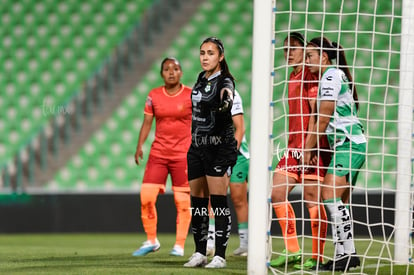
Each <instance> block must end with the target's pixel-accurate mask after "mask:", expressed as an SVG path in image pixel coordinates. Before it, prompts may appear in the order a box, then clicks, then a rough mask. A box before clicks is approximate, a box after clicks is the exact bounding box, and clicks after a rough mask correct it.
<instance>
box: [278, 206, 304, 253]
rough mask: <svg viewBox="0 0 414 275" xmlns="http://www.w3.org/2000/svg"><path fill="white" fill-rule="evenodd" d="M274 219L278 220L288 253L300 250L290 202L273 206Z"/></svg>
mask: <svg viewBox="0 0 414 275" xmlns="http://www.w3.org/2000/svg"><path fill="white" fill-rule="evenodd" d="M273 209H274V210H275V214H276V217H277V218H278V219H279V224H280V228H281V229H282V234H283V238H284V240H285V247H286V249H287V251H288V252H298V251H299V250H300V247H299V242H298V237H297V234H296V216H295V212H294V211H293V208H292V205H291V204H290V202H288V201H285V202H283V203H280V204H276V205H274V206H273Z"/></svg>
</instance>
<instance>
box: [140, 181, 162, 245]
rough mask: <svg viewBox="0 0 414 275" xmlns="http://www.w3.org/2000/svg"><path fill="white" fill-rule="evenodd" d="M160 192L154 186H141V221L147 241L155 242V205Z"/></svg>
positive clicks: (157, 187)
mask: <svg viewBox="0 0 414 275" xmlns="http://www.w3.org/2000/svg"><path fill="white" fill-rule="evenodd" d="M159 191H160V188H159V186H157V185H154V184H143V185H142V186H141V219H142V225H143V226H144V230H145V233H147V239H148V240H149V241H151V242H155V239H156V238H157V222H158V218H157V209H156V208H155V203H156V201H157V196H158V193H159Z"/></svg>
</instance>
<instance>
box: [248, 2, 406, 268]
mask: <svg viewBox="0 0 414 275" xmlns="http://www.w3.org/2000/svg"><path fill="white" fill-rule="evenodd" d="M280 2H284V5H285V6H287V7H288V8H286V9H285V10H283V11H279V10H277V7H279V5H278V3H280ZM311 2H312V3H311ZM328 2H331V1H328V0H323V1H320V6H321V10H319V11H318V12H315V10H312V12H311V11H309V12H308V8H309V9H310V7H311V6H312V5H314V1H310V0H301V1H294V0H287V1H276V0H266V1H263V0H255V1H254V9H253V43H252V44H253V58H252V93H251V124H250V125H251V130H250V132H251V136H250V142H251V144H250V150H251V160H250V171H249V174H250V175H249V256H248V274H268V272H269V266H268V264H269V260H270V258H271V257H272V251H271V250H272V236H271V229H270V227H271V223H272V213H273V209H272V206H271V202H270V192H271V185H272V184H271V183H272V181H271V179H272V172H273V169H274V167H272V164H273V161H274V152H273V142H274V140H273V138H274V133H273V129H274V128H273V127H274V124H275V119H274V117H273V116H274V114H275V110H274V108H277V107H276V106H275V105H274V91H275V84H274V83H275V82H277V83H283V84H280V85H279V87H277V89H280V87H282V86H283V85H285V86H286V85H287V81H288V76H289V75H288V74H287V73H286V72H287V70H288V69H287V68H286V66H284V67H283V68H282V67H281V66H280V67H278V66H276V65H275V64H274V60H275V51H277V50H279V52H280V51H282V48H283V39H284V37H285V36H286V34H287V33H288V32H289V31H299V32H302V33H304V35H305V37H306V39H307V40H309V39H311V38H313V37H314V35H315V34H319V35H320V36H321V35H326V36H328V37H332V38H331V40H334V41H337V40H336V39H338V38H339V37H340V36H341V35H342V36H344V37H347V38H351V39H354V41H353V42H352V43H353V44H352V45H351V46H350V45H344V44H343V42H345V41H341V44H342V45H343V46H344V49H345V52H346V55H347V59H348V65H349V66H350V70H351V73H352V74H354V75H355V74H359V73H360V72H362V71H366V72H367V75H368V77H367V78H364V80H357V81H359V82H358V83H356V84H357V85H359V86H360V87H362V89H361V90H363V91H364V90H366V91H368V92H366V93H365V94H364V92H362V94H361V95H360V102H362V105H363V106H364V105H365V106H367V108H368V110H366V111H363V116H362V119H361V120H362V123H363V124H366V125H364V127H365V126H366V130H367V131H368V133H367V138H368V147H369V146H370V141H371V140H372V144H375V145H374V146H377V145H376V144H379V146H380V148H378V152H379V153H378V154H376V153H375V152H374V153H369V152H368V153H367V162H366V164H365V168H363V171H362V173H361V174H363V175H362V177H363V181H364V182H363V184H361V186H359V187H357V188H356V191H355V192H362V193H363V194H365V195H366V196H368V195H369V194H370V193H369V192H370V191H372V192H380V193H381V198H383V195H384V194H386V193H387V192H388V194H389V193H391V194H394V199H395V206H394V208H393V209H387V210H390V211H392V212H393V214H394V224H390V225H389V224H387V226H388V225H389V226H392V227H393V229H392V234H391V235H392V237H391V238H389V239H387V241H388V240H389V241H390V242H391V243H392V245H391V247H392V248H393V255H391V256H389V259H386V260H389V262H390V263H391V265H392V264H395V265H399V264H403V265H409V264H411V257H412V255H411V253H412V249H413V245H412V241H411V234H412V231H413V205H412V204H413V201H412V197H413V187H412V184H413V171H412V167H413V163H412V161H413V140H414V138H413V137H414V136H413V131H414V129H413V111H414V110H413V107H414V95H413V94H414V2H413V1H410V0H390V1H380V0H373V1H367V2H365V3H364V4H365V5H366V4H367V3H369V5H372V9H371V11H372V14H366V13H364V12H365V11H360V9H359V5H362V4H363V3H362V2H364V1H345V0H341V1H338V2H341V4H340V7H341V9H338V10H337V13H335V14H332V13H330V12H326V13H325V8H326V6H327V5H328ZM332 2H335V1H332ZM350 2H353V3H357V5H358V7H357V11H356V12H355V14H354V13H342V12H343V9H342V8H344V7H345V8H346V7H347V5H348V6H349V5H350ZM385 2H387V5H388V4H389V5H390V10H391V11H390V13H387V14H380V13H379V14H376V13H375V12H376V11H379V10H380V8H379V6H380V5H382V4H384V3H385ZM297 6H299V7H300V8H301V10H300V11H298V12H297V14H299V15H300V16H303V18H305V19H304V21H303V25H300V27H298V22H297V21H295V20H296V19H297V18H296V17H295V10H294V8H293V7H297ZM345 8H344V9H345ZM397 8H400V9H401V14H400V15H395V10H396V9H397ZM303 10H305V12H303ZM278 15H281V16H280V18H283V19H286V18H287V20H282V19H281V20H279V19H278ZM299 15H298V16H297V17H299ZM329 16H331V17H329ZM332 16H336V17H337V18H339V19H338V21H339V23H338V21H337V22H334V23H332V24H338V26H336V27H337V31H336V32H335V31H332V30H330V31H325V30H324V29H323V28H324V27H326V25H325V24H329V18H332ZM352 16H355V18H357V20H356V22H354V23H355V26H356V27H355V29H354V30H353V31H350V30H349V29H342V28H343V26H342V25H341V24H342V23H343V21H342V19H343V18H344V20H345V18H347V17H352ZM364 16H366V17H367V18H369V19H372V21H373V22H374V23H373V26H364V25H363V24H364V22H359V21H358V20H359V18H363V17H364ZM311 17H318V18H322V19H321V22H322V29H315V27H314V26H313V25H312V24H311V21H312V18H311ZM278 20H279V21H278ZM387 20H389V22H391V23H389V22H388V21H387ZM384 22H385V23H384ZM397 22H398V24H399V22H400V23H401V29H400V30H398V27H395V26H393V24H395V25H398V24H397ZM358 24H359V25H358ZM365 24H366V23H365ZM382 24H385V25H387V24H391V26H388V27H389V28H390V33H387V32H384V31H383V29H381V27H384V26H382ZM275 25H278V26H279V25H281V26H283V27H282V28H287V29H286V30H284V31H280V32H278V30H276V29H275ZM369 27H371V28H372V31H367V30H366V29H368V28H369ZM376 28H378V30H377V29H376ZM384 28H385V29H387V26H386V27H384ZM395 28H397V30H398V31H397V32H394V29H395ZM391 30H392V32H393V33H391ZM359 32H361V34H369V36H370V37H371V38H372V41H371V42H367V45H364V46H361V45H359V44H358V43H359V41H361V39H360V36H359V35H360V33H359ZM382 36H384V37H386V38H387V39H388V40H385V41H388V42H389V45H384V47H385V49H386V50H382V49H381V48H378V47H380V46H378V45H376V43H381V41H380V40H378V39H379V38H380V37H382ZM374 39H375V41H374ZM338 42H339V41H338ZM396 43H397V46H395V45H396ZM345 44H346V43H345ZM277 47H278V49H276V48H277ZM348 50H349V52H347V51H348ZM360 53H361V54H365V53H366V54H367V55H366V56H369V57H370V58H371V64H368V65H366V64H363V62H364V60H361V56H360V55H359V54H360ZM381 54H386V55H387V56H388V60H387V59H385V62H383V63H381V62H382V61H381V62H380V64H377V61H376V60H375V59H376V58H377V56H379V55H381ZM348 55H349V56H348ZM395 55H398V56H399V63H398V68H397V69H395V68H394V67H392V65H390V64H389V63H390V62H391V61H390V60H391V59H392V58H395ZM378 60H379V59H378ZM387 61H388V63H387ZM278 70H279V71H280V72H281V73H280V74H281V76H280V78H284V79H283V80H281V79H278V80H276V81H275V75H276V76H277V74H278ZM394 74H395V75H396V76H397V78H398V82H397V83H394V82H392V81H388V80H384V81H383V82H382V78H383V77H382V76H383V75H385V76H386V77H387V79H390V78H392V76H394ZM390 75H392V76H390ZM358 76H360V75H358ZM359 79H363V78H359ZM380 80H381V81H380ZM354 81H355V79H354ZM377 81H378V82H377ZM379 82H381V83H379ZM379 88H380V89H384V90H385V91H386V92H384V100H383V102H379V101H375V97H376V96H377V95H376V93H378V92H376V91H377V90H376V89H379ZM285 96H287V94H286V93H285ZM394 99H395V100H396V102H393V100H394ZM280 104H285V103H283V102H282V101H281V102H280ZM283 106H285V105H283ZM285 107H286V106H285ZM394 107H395V110H396V111H397V112H396V113H397V114H396V115H395V116H396V118H395V119H394V118H388V113H390V112H391V111H390V110H394V109H393V108H394ZM286 110H287V107H286V108H285V109H284V110H281V111H280V112H281V113H282V114H280V112H279V113H278V115H280V116H283V117H284V118H283V119H281V120H280V121H277V123H279V124H280V123H282V122H281V121H287V119H286V117H287V115H288V114H287V112H286ZM377 113H381V114H382V113H384V115H383V119H382V120H380V119H377V116H376V114H377ZM390 124H393V125H394V126H395V136H393V133H391V135H390V136H391V137H389V136H388V134H389V133H388V131H389V125H390ZM378 125H380V126H379V128H380V129H379V130H378V129H377V128H378ZM285 132H287V125H285ZM378 132H380V133H382V136H377V133H378ZM285 134H287V133H285ZM394 141H395V143H396V148H397V149H396V152H391V153H390V152H389V149H388V145H389V144H388V143H391V142H394ZM375 142H376V143H375ZM373 149H375V148H372V147H371V150H373ZM368 151H369V150H368ZM371 152H372V151H371ZM390 159H391V161H390ZM371 160H372V164H371V162H370V161H371ZM368 162H369V163H368ZM378 162H379V163H378ZM390 162H394V164H393V163H391V164H390ZM375 165H377V166H375ZM389 165H391V166H392V167H394V166H395V170H392V171H390V170H387V169H391V168H389ZM393 165H394V166H393ZM371 167H379V169H373V170H370V169H371ZM371 174H372V175H371ZM360 177H361V175H360ZM389 178H394V179H395V180H396V182H392V183H389V182H388V181H389ZM372 179H375V180H377V179H378V181H379V182H376V184H377V186H374V187H372V186H370V185H369V184H370V183H372V182H370V181H372ZM302 204H303V202H302ZM381 206H382V204H381ZM362 207H364V205H362ZM369 207H370V205H369V204H367V205H366V208H367V209H368V208H369ZM367 211H368V210H367ZM297 219H301V217H300V216H298V215H297ZM302 220H303V219H302ZM302 222H303V221H302ZM369 226H377V225H371V224H368V225H367V227H369ZM302 234H303V232H302ZM299 235H300V233H299V232H298V237H302V238H303V235H302V236H299ZM357 237H358V236H357ZM280 238H281V237H280ZM327 238H328V239H327V242H326V245H327V246H332V244H331V243H330V240H329V238H332V236H329V234H328V236H327ZM370 245H371V244H370ZM387 248H388V246H387ZM362 253H363V252H362ZM367 257H368V258H369V255H368V256H367ZM381 257H382V254H381ZM362 264H363V261H362V260H361V265H362ZM378 264H379V261H378ZM285 271H286V270H285Z"/></svg>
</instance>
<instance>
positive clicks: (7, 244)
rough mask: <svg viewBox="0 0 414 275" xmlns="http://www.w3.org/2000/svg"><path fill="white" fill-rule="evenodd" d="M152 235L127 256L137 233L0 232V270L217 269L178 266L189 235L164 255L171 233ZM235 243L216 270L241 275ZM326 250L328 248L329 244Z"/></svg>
mask: <svg viewBox="0 0 414 275" xmlns="http://www.w3.org/2000/svg"><path fill="white" fill-rule="evenodd" d="M158 239H159V240H160V243H161V249H160V250H159V251H157V252H155V253H150V254H148V255H147V256H145V257H132V256H131V253H132V252H133V251H134V250H135V249H137V248H138V247H139V246H140V244H141V243H142V242H143V241H144V240H145V236H144V235H143V234H132V233H124V234H122V233H118V234H98V233H97V234H0V274H99V275H102V274H180V275H186V274H218V273H217V270H216V271H214V270H206V269H203V268H184V267H183V264H184V263H185V262H186V260H187V259H188V257H190V256H191V254H192V253H193V249H194V245H193V239H192V235H191V234H190V235H189V237H188V239H187V242H186V247H185V256H184V257H174V256H169V252H170V250H171V248H172V247H173V245H174V241H175V236H174V235H173V234H159V236H158ZM238 242H239V240H238V237H237V234H232V236H231V238H230V242H229V246H228V249H227V256H226V257H227V268H225V269H222V270H220V272H219V274H246V273H247V258H246V257H235V256H232V251H233V250H234V249H236V248H237V246H238ZM282 245H283V243H282V242H281V241H280V240H278V239H277V240H273V249H274V250H275V251H281V250H282V249H283V248H282ZM303 247H304V252H305V253H306V252H308V253H309V252H310V251H311V250H310V242H309V240H307V239H305V240H304V243H303ZM357 250H358V252H359V253H361V252H362V251H364V253H365V251H366V254H367V255H368V256H369V255H375V254H377V255H379V254H378V251H380V250H381V245H380V244H379V243H374V244H372V243H371V244H369V243H365V242H361V241H358V242H357ZM326 252H327V253H331V252H332V244H331V243H329V242H328V243H327V244H326ZM378 263H380V264H381V267H380V268H379V269H377V268H376V266H377V265H378ZM370 266H372V268H371V267H370ZM391 269H392V270H391ZM378 270H379V272H378V273H377V271H378ZM289 271H294V270H293V269H292V268H291V267H289V268H288V269H287V270H284V269H281V270H279V272H281V273H283V272H289ZM353 272H354V273H357V274H360V273H362V272H363V273H364V274H413V273H414V267H413V266H410V267H407V266H393V267H392V268H391V267H390V266H389V263H382V262H381V261H378V260H377V259H375V258H369V259H366V261H365V262H364V268H363V270H362V271H361V269H354V270H353ZM328 274H331V273H328ZM338 274H339V273H338Z"/></svg>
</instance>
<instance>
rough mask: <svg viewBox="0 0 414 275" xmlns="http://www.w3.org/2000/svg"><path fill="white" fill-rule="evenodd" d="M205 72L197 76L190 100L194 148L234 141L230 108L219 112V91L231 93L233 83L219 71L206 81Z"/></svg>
mask: <svg viewBox="0 0 414 275" xmlns="http://www.w3.org/2000/svg"><path fill="white" fill-rule="evenodd" d="M204 75H205V72H202V73H200V74H199V76H198V79H197V83H196V84H195V85H194V87H193V91H192V94H191V100H192V110H193V113H192V130H191V133H192V143H193V145H196V146H201V145H218V144H221V143H230V142H231V141H232V140H233V139H234V129H233V120H232V116H231V108H230V109H229V110H227V111H226V112H219V111H218V108H219V106H220V103H221V100H220V91H221V89H223V88H228V89H229V90H231V91H232V92H233V98H234V82H233V81H232V79H230V78H228V77H224V76H222V75H221V71H219V72H217V73H215V74H213V75H212V76H210V77H209V78H208V79H206V78H205V77H204Z"/></svg>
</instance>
